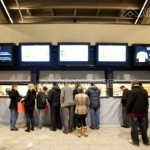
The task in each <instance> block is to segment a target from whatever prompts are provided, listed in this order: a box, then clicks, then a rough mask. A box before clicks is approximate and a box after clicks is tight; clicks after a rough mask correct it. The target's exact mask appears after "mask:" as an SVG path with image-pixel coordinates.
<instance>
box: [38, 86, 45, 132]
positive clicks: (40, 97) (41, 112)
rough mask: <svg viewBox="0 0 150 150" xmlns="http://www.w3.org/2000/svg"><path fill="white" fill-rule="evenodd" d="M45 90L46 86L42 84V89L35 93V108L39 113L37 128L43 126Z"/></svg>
mask: <svg viewBox="0 0 150 150" xmlns="http://www.w3.org/2000/svg"><path fill="white" fill-rule="evenodd" d="M46 91H47V87H46V86H44V87H43V89H42V91H41V92H39V93H38V94H37V103H36V104H37V109H38V113H39V126H38V127H39V129H41V130H44V129H43V128H42V127H43V121H44V110H45V107H46V103H47V102H46Z"/></svg>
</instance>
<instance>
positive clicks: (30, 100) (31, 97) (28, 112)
mask: <svg viewBox="0 0 150 150" xmlns="http://www.w3.org/2000/svg"><path fill="white" fill-rule="evenodd" d="M35 97H36V92H35V87H34V84H28V91H27V94H26V97H25V99H24V100H23V101H22V102H24V106H25V116H26V125H27V129H26V130H25V131H26V132H30V131H31V130H32V131H34V109H35Z"/></svg>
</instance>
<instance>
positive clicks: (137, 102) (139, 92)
mask: <svg viewBox="0 0 150 150" xmlns="http://www.w3.org/2000/svg"><path fill="white" fill-rule="evenodd" d="M148 105H149V104H148V93H147V91H146V90H144V89H143V88H141V87H140V86H133V88H132V90H131V91H130V92H129V96H128V102H127V113H128V114H130V113H133V114H145V113H146V112H147V110H148Z"/></svg>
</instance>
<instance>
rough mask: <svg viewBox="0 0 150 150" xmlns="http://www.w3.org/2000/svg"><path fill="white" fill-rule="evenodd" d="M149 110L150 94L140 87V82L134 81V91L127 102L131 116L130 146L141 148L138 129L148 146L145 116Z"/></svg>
mask: <svg viewBox="0 0 150 150" xmlns="http://www.w3.org/2000/svg"><path fill="white" fill-rule="evenodd" d="M147 109H148V94H147V92H146V91H145V90H144V89H142V88H141V87H140V85H139V81H138V80H134V81H132V90H131V91H130V92H129V96H128V101H127V113H128V114H129V116H130V124H131V140H129V143H130V144H133V145H135V146H139V137H138V127H140V131H141V133H142V140H143V144H144V145H146V146H148V145H149V139H148V136H147V130H146V123H145V114H146V112H147Z"/></svg>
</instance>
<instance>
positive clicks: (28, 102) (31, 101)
mask: <svg viewBox="0 0 150 150" xmlns="http://www.w3.org/2000/svg"><path fill="white" fill-rule="evenodd" d="M35 97H36V92H35V90H32V91H30V90H28V92H27V94H26V97H25V99H24V102H25V103H24V106H25V110H31V109H34V108H35Z"/></svg>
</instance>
